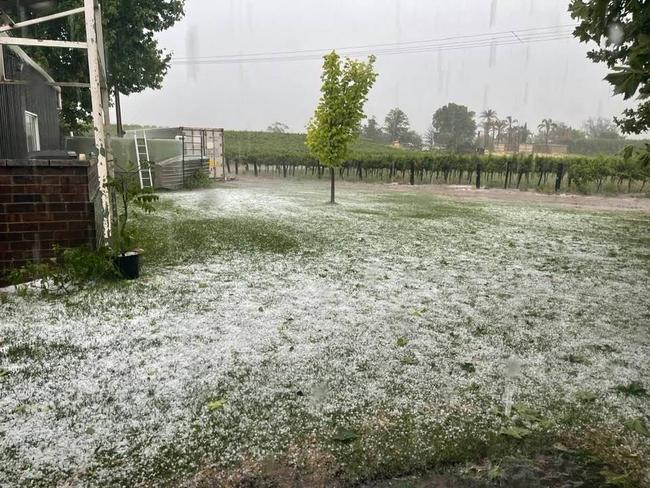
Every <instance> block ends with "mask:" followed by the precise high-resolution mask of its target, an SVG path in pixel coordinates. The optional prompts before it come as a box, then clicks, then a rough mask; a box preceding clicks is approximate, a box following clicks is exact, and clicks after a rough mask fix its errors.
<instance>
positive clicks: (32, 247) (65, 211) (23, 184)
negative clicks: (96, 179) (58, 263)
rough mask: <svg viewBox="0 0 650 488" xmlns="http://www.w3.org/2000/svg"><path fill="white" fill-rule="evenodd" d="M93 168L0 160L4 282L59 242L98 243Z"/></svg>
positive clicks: (71, 244) (0, 272)
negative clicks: (91, 186) (7, 275)
mask: <svg viewBox="0 0 650 488" xmlns="http://www.w3.org/2000/svg"><path fill="white" fill-rule="evenodd" d="M93 166H94V165H91V164H90V163H89V162H88V161H76V160H65V161H40V160H39V161H37V160H1V159H0V283H2V282H3V276H5V278H6V274H7V272H8V271H9V270H10V269H12V268H17V267H20V266H22V265H24V264H26V263H28V262H38V261H43V260H45V259H49V258H50V257H52V255H53V252H52V247H53V246H54V245H55V244H57V245H59V246H61V247H62V248H69V247H78V246H82V245H91V246H94V243H95V230H94V229H95V214H94V208H93V204H92V203H91V202H90V200H91V197H92V196H93V195H92V193H91V194H90V195H89V175H92V174H96V173H95V172H94V171H93V170H94V167H93ZM90 191H91V192H92V191H94V189H92V188H91V190H90ZM3 284H6V279H5V280H4V283H3Z"/></svg>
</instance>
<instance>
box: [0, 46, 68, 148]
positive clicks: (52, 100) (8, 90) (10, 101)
mask: <svg viewBox="0 0 650 488" xmlns="http://www.w3.org/2000/svg"><path fill="white" fill-rule="evenodd" d="M4 54H5V72H6V75H7V78H9V79H13V80H25V81H39V80H42V78H41V76H40V75H39V74H38V73H36V72H35V71H34V70H33V69H32V68H31V67H30V66H26V65H23V64H22V63H21V62H20V60H19V59H18V58H17V57H16V56H14V55H13V54H12V53H11V52H10V51H9V50H8V49H5V50H4ZM57 103H58V101H57V93H56V90H55V89H54V88H53V87H51V86H48V85H44V84H30V85H0V158H2V159H18V158H24V157H25V156H26V155H27V140H26V136H25V111H26V110H27V111H29V112H33V113H35V114H37V115H38V128H39V133H40V139H41V149H42V150H47V149H61V147H62V145H61V130H60V126H59V111H58V108H57Z"/></svg>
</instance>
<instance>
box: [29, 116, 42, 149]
mask: <svg viewBox="0 0 650 488" xmlns="http://www.w3.org/2000/svg"><path fill="white" fill-rule="evenodd" d="M28 120H29V121H30V125H29V126H28V124H27V121H28ZM31 122H36V123H35V124H34V143H35V145H36V147H35V148H34V149H32V148H30V147H29V146H27V150H28V151H30V152H31V151H32V150H34V151H40V150H41V131H40V129H39V127H38V114H35V113H34V112H30V111H29V110H25V135H26V136H27V129H28V127H31ZM28 141H29V138H28Z"/></svg>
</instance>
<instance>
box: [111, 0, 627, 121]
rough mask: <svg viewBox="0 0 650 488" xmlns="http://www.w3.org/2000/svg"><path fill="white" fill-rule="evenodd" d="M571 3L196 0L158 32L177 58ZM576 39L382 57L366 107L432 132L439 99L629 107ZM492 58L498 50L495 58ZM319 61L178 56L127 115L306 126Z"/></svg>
mask: <svg viewBox="0 0 650 488" xmlns="http://www.w3.org/2000/svg"><path fill="white" fill-rule="evenodd" d="M567 4H568V0H300V1H296V0H247V1H245V0H230V1H227V0H220V1H214V0H187V9H186V10H187V12H186V17H185V18H184V19H183V20H182V21H181V22H180V23H179V24H177V25H176V26H175V27H174V28H172V29H170V30H169V31H167V32H165V33H162V34H161V35H160V36H159V39H160V42H161V45H162V47H164V48H165V49H168V50H171V51H172V52H173V53H174V54H175V55H176V56H178V57H186V56H214V55H226V54H241V53H259V52H273V51H295V50H303V49H320V48H323V49H331V48H337V47H344V46H358V45H367V44H379V43H392V42H407V41H419V40H424V39H439V38H445V37H452V36H454V37H456V36H462V35H473V34H485V33H490V32H502V31H510V30H516V31H519V30H522V29H529V28H539V27H550V26H558V25H568V24H571V23H572V19H571V18H570V16H569V14H568V13H567ZM586 51H587V47H586V46H585V45H584V44H579V43H578V42H577V40H575V39H573V38H571V39H568V40H559V41H549V42H540V43H533V44H513V45H507V46H498V47H496V50H495V51H494V52H492V53H491V49H490V47H489V46H486V47H480V48H471V49H462V50H443V51H439V52H423V53H408V54H399V55H392V56H378V60H377V70H378V72H379V78H378V80H377V83H376V85H375V87H374V88H373V90H372V91H371V93H370V98H369V101H368V104H367V105H366V114H368V115H375V116H377V118H378V120H381V121H383V118H384V116H385V114H386V112H388V110H390V109H391V108H392V107H395V106H399V107H400V108H402V109H403V110H404V111H405V112H406V113H407V114H408V116H409V118H410V120H411V125H412V126H413V128H414V129H415V130H417V131H419V132H422V131H424V129H425V128H426V127H427V126H428V124H429V123H430V120H431V115H432V113H433V112H434V111H435V109H437V108H438V107H440V106H442V105H444V104H446V103H448V102H456V103H461V104H464V105H467V106H469V108H470V109H471V110H474V111H476V112H480V111H481V110H483V109H485V108H493V109H495V110H496V111H497V113H498V115H499V116H500V117H505V116H507V115H512V116H513V117H514V118H516V119H518V120H519V121H520V123H522V124H523V123H524V122H528V125H529V126H530V127H531V128H534V127H536V126H537V124H538V123H539V121H540V120H541V119H542V118H545V117H551V118H553V119H554V120H557V121H564V122H567V123H569V124H571V125H573V126H581V125H582V122H583V121H584V120H586V119H587V118H588V117H590V116H604V117H612V116H613V115H618V114H619V113H620V112H621V110H622V109H623V108H624V103H623V101H622V99H621V98H620V97H611V89H610V87H609V85H608V84H607V83H606V82H604V81H602V78H603V77H604V76H605V74H606V68H605V67H604V66H602V65H596V64H593V63H592V62H591V61H589V60H587V59H586V56H585V53H586ZM491 58H492V59H491ZM320 67H321V61H320V60H301V61H295V62H288V61H284V62H268V63H254V64H210V65H199V66H194V65H190V66H188V65H181V64H175V65H174V66H173V67H172V69H171V70H170V72H169V74H168V76H167V78H166V80H165V82H164V86H163V89H162V90H160V91H151V90H148V91H146V92H144V93H141V94H137V95H132V96H130V97H128V98H126V99H125V100H124V102H123V112H124V120H125V122H133V123H148V124H155V125H169V126H175V125H195V126H210V127H224V128H226V129H250V130H262V129H265V128H266V127H267V126H268V125H269V124H270V123H272V122H274V121H276V120H277V121H281V122H284V123H286V124H288V125H289V126H290V128H291V130H292V131H296V132H297V131H301V132H302V131H304V127H305V125H306V123H307V120H308V119H309V117H310V116H311V114H312V113H313V110H314V107H315V105H316V103H317V100H318V96H319V87H320V79H319V76H320Z"/></svg>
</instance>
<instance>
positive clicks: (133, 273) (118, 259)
mask: <svg viewBox="0 0 650 488" xmlns="http://www.w3.org/2000/svg"><path fill="white" fill-rule="evenodd" d="M113 264H114V265H115V268H116V269H117V271H118V273H119V274H120V276H121V277H122V278H124V279H125V280H134V279H136V278H138V277H139V276H140V255H139V254H138V253H137V252H135V251H131V252H126V253H124V254H119V255H117V256H115V257H114V258H113Z"/></svg>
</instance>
